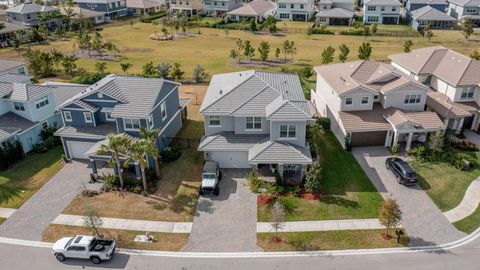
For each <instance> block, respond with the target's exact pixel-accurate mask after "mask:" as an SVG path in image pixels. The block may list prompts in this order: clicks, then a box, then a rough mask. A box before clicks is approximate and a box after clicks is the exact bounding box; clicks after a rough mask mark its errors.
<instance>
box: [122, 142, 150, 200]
mask: <svg viewBox="0 0 480 270" xmlns="http://www.w3.org/2000/svg"><path fill="white" fill-rule="evenodd" d="M149 144H150V143H149V142H148V141H147V140H145V139H139V140H136V141H134V142H133V143H131V144H130V145H129V147H128V152H129V157H128V158H127V159H126V160H125V162H124V166H125V167H128V164H130V163H138V165H139V166H140V173H141V175H142V183H143V191H145V192H148V186H147V178H146V176H145V169H146V168H147V153H148V148H149Z"/></svg>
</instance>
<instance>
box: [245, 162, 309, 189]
mask: <svg viewBox="0 0 480 270" xmlns="http://www.w3.org/2000/svg"><path fill="white" fill-rule="evenodd" d="M252 168H253V170H254V171H255V172H257V174H258V175H259V176H260V177H262V178H263V179H264V180H265V181H267V182H272V183H277V182H279V183H281V184H282V185H285V186H294V185H300V184H301V183H302V180H303V177H304V176H305V173H306V171H307V165H301V164H257V165H253V166H252ZM277 178H278V179H277Z"/></svg>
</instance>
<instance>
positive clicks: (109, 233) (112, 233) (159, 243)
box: [42, 224, 188, 251]
mask: <svg viewBox="0 0 480 270" xmlns="http://www.w3.org/2000/svg"><path fill="white" fill-rule="evenodd" d="M100 233H101V234H103V235H104V238H106V239H114V240H115V241H116V242H117V247H119V248H130V249H148V250H162V251H179V250H180V249H181V248H182V247H183V246H184V245H185V244H186V243H187V241H188V234H186V233H150V234H151V235H153V237H154V238H155V241H154V242H152V243H140V242H134V241H133V240H134V239H135V236H136V235H139V234H145V232H144V231H141V232H140V231H127V230H112V229H100ZM91 234H92V233H91V231H89V230H88V229H87V228H85V227H80V226H67V225H57V224H50V225H49V226H48V227H47V229H46V230H45V231H44V232H43V233H42V240H43V241H45V242H55V241H57V240H58V239H60V238H62V237H74V236H76V235H91Z"/></svg>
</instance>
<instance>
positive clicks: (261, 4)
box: [227, 0, 277, 22]
mask: <svg viewBox="0 0 480 270" xmlns="http://www.w3.org/2000/svg"><path fill="white" fill-rule="evenodd" d="M276 13H277V3H276V2H273V1H271V0H253V1H252V2H250V3H246V4H244V5H242V6H241V7H239V8H236V9H234V10H231V11H229V12H227V18H228V20H230V21H235V22H241V21H243V20H255V21H257V22H262V21H264V20H265V19H266V18H268V16H275V14H276Z"/></svg>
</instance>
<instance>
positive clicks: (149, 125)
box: [148, 114, 155, 129]
mask: <svg viewBox="0 0 480 270" xmlns="http://www.w3.org/2000/svg"><path fill="white" fill-rule="evenodd" d="M154 126H155V123H154V122H153V116H152V115H151V114H150V115H149V116H148V128H150V129H152V128H153V127H154Z"/></svg>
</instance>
